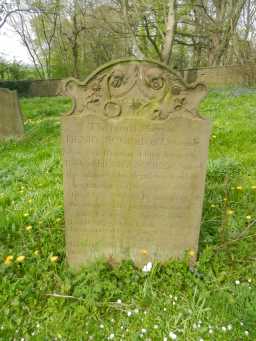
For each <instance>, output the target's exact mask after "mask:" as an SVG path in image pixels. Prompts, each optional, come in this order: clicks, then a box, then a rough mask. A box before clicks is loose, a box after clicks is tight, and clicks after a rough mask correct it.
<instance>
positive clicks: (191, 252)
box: [188, 250, 196, 257]
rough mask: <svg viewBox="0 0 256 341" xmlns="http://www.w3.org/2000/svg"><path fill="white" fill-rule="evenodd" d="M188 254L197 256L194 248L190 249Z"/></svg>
mask: <svg viewBox="0 0 256 341" xmlns="http://www.w3.org/2000/svg"><path fill="white" fill-rule="evenodd" d="M188 255H189V256H190V257H195V255H196V253H195V251H194V250H189V252H188Z"/></svg>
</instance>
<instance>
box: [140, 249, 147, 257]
mask: <svg viewBox="0 0 256 341" xmlns="http://www.w3.org/2000/svg"><path fill="white" fill-rule="evenodd" d="M140 253H141V254H142V255H143V256H148V250H146V249H142V250H141V251H140Z"/></svg>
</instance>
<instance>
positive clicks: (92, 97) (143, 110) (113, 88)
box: [64, 59, 207, 121]
mask: <svg viewBox="0 0 256 341" xmlns="http://www.w3.org/2000/svg"><path fill="white" fill-rule="evenodd" d="M64 88H65V90H64V91H65V94H67V95H68V96H70V97H72V98H73V108H72V110H71V112H69V113H68V114H67V115H81V114H85V115H88V114H95V115H100V116H102V117H104V118H106V119H112V120H113V119H115V120H117V119H121V118H137V119H141V118H143V119H149V120H155V121H162V120H167V119H171V118H173V117H187V118H198V119H201V117H200V116H199V115H198V113H197V107H198V105H199V103H200V101H201V100H202V99H203V98H204V97H205V95H206V93H207V89H206V86H205V85H204V84H192V85H188V84H186V83H185V82H184V80H183V79H182V78H181V77H180V76H179V75H178V74H176V73H175V72H174V71H172V70H171V69H169V68H168V67H167V66H166V65H164V64H162V63H159V62H156V61H150V60H136V59H124V60H117V61H113V62H111V63H108V64H105V65H103V66H102V67H100V68H99V69H97V70H96V71H95V72H93V73H92V74H91V75H90V76H89V77H88V78H87V79H86V80H85V81H84V82H80V81H78V80H76V79H74V78H70V79H68V80H67V81H66V82H65V85H64Z"/></svg>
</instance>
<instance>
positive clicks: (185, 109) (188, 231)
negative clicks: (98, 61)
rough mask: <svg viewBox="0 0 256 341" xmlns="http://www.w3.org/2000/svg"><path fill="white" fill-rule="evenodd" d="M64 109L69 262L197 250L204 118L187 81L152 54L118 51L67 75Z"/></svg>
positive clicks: (201, 89) (143, 258)
mask: <svg viewBox="0 0 256 341" xmlns="http://www.w3.org/2000/svg"><path fill="white" fill-rule="evenodd" d="M66 92H67V93H69V94H70V96H72V97H73V102H74V103H73V104H74V105H73V109H72V111H71V112H70V113H68V114H66V115H65V116H63V118H62V144H63V162H64V202H65V225H66V227H65V232H66V251H67V258H68V262H69V264H70V265H71V266H72V267H75V268H78V267H79V266H81V265H84V264H86V263H88V262H91V261H94V260H97V259H99V258H103V259H108V260H111V261H113V262H118V261H121V260H123V259H132V260H133V261H134V262H135V264H137V265H138V266H142V265H144V264H145V263H147V262H149V261H154V260H158V261H165V260H168V259H169V258H177V257H182V256H183V254H184V252H185V251H186V250H193V251H194V252H195V254H196V252H197V248H198V237H199V232H200V220H201V211H202V201H203V194H204V183H205V174H206V165H207V154H208V141H209V135H210V123H209V122H208V120H207V119H204V118H202V117H200V116H199V115H198V113H197V111H196V108H197V106H198V104H199V102H200V101H201V99H202V98H203V97H204V96H205V94H206V88H205V86H204V85H202V84H198V85H191V86H186V85H185V84H184V83H183V81H182V80H181V79H180V78H179V76H178V75H176V74H175V73H173V72H171V71H170V70H169V69H168V68H167V67H166V66H164V65H162V64H159V63H157V62H149V61H148V62H146V61H135V60H124V61H121V62H120V61H119V62H113V63H110V64H108V65H105V66H103V67H102V68H100V69H99V70H97V71H96V72H94V73H93V74H92V75H91V76H90V77H89V78H88V79H87V80H86V81H85V82H83V83H80V82H79V81H76V80H74V79H69V80H68V81H67V82H66Z"/></svg>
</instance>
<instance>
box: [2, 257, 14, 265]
mask: <svg viewBox="0 0 256 341" xmlns="http://www.w3.org/2000/svg"><path fill="white" fill-rule="evenodd" d="M12 261H13V256H6V257H5V260H4V264H5V265H10V264H11V262H12Z"/></svg>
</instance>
